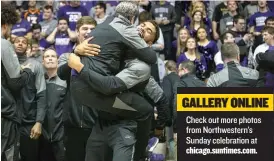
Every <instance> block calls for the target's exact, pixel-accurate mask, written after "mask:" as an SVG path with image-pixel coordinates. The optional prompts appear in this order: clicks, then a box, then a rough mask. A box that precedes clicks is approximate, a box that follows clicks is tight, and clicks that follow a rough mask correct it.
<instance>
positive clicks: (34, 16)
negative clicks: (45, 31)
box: [23, 0, 42, 25]
mask: <svg viewBox="0 0 274 161" xmlns="http://www.w3.org/2000/svg"><path fill="white" fill-rule="evenodd" d="M23 18H24V19H26V20H27V21H28V22H29V23H30V24H31V25H33V24H38V23H39V22H40V21H41V20H42V18H41V14H40V9H38V8H36V0H29V1H28V10H27V11H26V12H24V13H23Z"/></svg>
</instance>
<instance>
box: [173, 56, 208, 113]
mask: <svg viewBox="0 0 274 161" xmlns="http://www.w3.org/2000/svg"><path fill="white" fill-rule="evenodd" d="M178 75H179V77H180V80H179V81H178V82H177V83H176V86H175V88H174V89H175V90H174V91H176V92H174V94H177V88H178V87H206V84H205V82H203V81H201V80H200V79H198V78H197V77H196V75H195V64H193V62H192V61H189V60H188V61H184V62H182V63H180V64H179V67H178ZM175 96H176V95H175ZM175 96H174V98H175ZM174 104H175V105H176V104H177V102H174ZM174 109H176V106H175V107H174ZM173 111H174V110H173Z"/></svg>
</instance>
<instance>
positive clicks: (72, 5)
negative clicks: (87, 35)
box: [57, 0, 88, 54]
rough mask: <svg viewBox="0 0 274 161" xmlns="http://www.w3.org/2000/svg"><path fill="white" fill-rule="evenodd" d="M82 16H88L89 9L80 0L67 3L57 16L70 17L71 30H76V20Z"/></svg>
mask: <svg viewBox="0 0 274 161" xmlns="http://www.w3.org/2000/svg"><path fill="white" fill-rule="evenodd" d="M82 16H88V11H87V10H86V8H85V7H83V6H81V3H80V0H73V1H69V5H65V6H63V7H61V8H60V9H59V11H58V15H57V18H58V19H60V18H66V19H68V25H69V28H70V30H71V31H75V28H76V22H77V21H78V20H79V19H80V18H81V17H82ZM58 54H59V53H58Z"/></svg>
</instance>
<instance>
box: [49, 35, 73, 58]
mask: <svg viewBox="0 0 274 161" xmlns="http://www.w3.org/2000/svg"><path fill="white" fill-rule="evenodd" d="M74 44H75V43H74V42H71V41H70V38H69V35H68V34H67V33H57V34H56V36H55V44H54V46H55V49H56V52H57V54H58V56H60V55H62V54H63V53H70V52H72V50H73V46H74Z"/></svg>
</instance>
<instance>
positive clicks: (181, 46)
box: [172, 28, 190, 60]
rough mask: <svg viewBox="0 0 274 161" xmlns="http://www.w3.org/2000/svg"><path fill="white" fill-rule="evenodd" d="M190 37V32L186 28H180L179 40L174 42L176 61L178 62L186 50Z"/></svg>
mask: <svg viewBox="0 0 274 161" xmlns="http://www.w3.org/2000/svg"><path fill="white" fill-rule="evenodd" d="M189 37H190V34H189V31H188V30H187V29H185V28H180V29H179V31H178V38H177V40H174V41H173V42H172V48H173V52H176V60H178V58H179V56H180V55H181V53H183V52H184V51H185V49H186V41H187V39H188V38H189Z"/></svg>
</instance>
